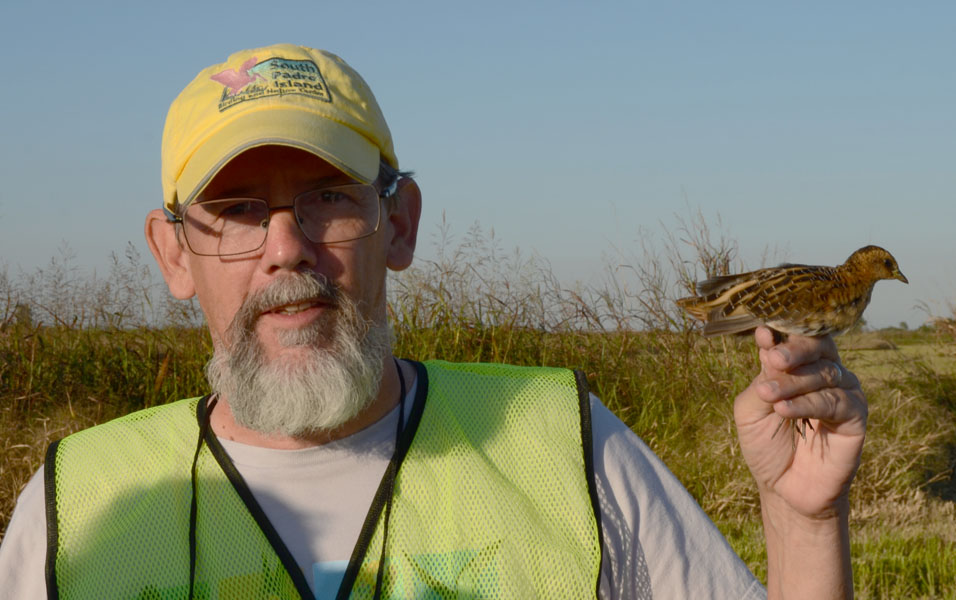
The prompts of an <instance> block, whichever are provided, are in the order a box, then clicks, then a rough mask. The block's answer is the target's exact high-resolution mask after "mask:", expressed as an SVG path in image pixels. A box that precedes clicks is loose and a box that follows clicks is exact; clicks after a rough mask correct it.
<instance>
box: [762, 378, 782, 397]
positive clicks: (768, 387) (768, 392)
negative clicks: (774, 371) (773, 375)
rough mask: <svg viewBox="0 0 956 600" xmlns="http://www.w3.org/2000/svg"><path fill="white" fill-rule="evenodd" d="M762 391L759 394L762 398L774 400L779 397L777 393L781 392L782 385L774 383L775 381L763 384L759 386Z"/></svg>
mask: <svg viewBox="0 0 956 600" xmlns="http://www.w3.org/2000/svg"><path fill="white" fill-rule="evenodd" d="M759 387H760V388H762V389H760V390H758V392H759V393H760V395H761V396H764V397H767V398H772V397H774V396H776V395H777V392H778V391H779V390H780V384H779V383H777V382H776V381H774V380H773V379H771V380H769V381H764V382H761V383H760V385H759Z"/></svg>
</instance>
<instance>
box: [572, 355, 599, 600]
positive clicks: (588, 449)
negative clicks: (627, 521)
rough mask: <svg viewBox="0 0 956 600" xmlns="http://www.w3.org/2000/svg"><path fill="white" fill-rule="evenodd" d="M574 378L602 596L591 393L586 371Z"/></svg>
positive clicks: (596, 590)
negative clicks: (592, 512)
mask: <svg viewBox="0 0 956 600" xmlns="http://www.w3.org/2000/svg"><path fill="white" fill-rule="evenodd" d="M574 380H575V381H576V382H577V384H578V402H579V404H580V411H581V447H582V449H583V450H584V469H585V472H586V474H587V480H588V495H590V496H591V509H592V510H593V511H594V523H595V524H596V525H597V536H598V548H600V552H601V558H600V561H599V563H598V576H597V581H595V582H594V594H595V597H599V596H600V587H601V567H602V566H603V563H604V533H603V532H602V531H601V503H600V500H599V499H598V493H597V480H596V479H595V476H594V436H593V434H592V431H591V394H590V390H589V389H588V380H587V377H586V376H585V375H584V373H583V372H582V371H580V370H577V369H575V371H574Z"/></svg>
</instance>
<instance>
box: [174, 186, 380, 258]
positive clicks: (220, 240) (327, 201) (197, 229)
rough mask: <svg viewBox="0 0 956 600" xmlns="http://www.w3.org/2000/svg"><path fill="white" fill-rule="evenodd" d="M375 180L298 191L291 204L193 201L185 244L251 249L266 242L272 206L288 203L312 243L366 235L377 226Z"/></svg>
mask: <svg viewBox="0 0 956 600" xmlns="http://www.w3.org/2000/svg"><path fill="white" fill-rule="evenodd" d="M393 189H394V186H389V188H388V189H387V190H386V191H385V192H382V193H380V192H379V191H378V190H377V189H376V188H375V186H373V185H371V184H366V183H351V184H347V185H337V186H331V187H324V188H319V189H317V190H310V191H308V192H303V193H302V194H299V195H298V196H296V197H295V198H293V199H292V204H285V205H282V206H269V203H268V202H267V201H266V200H262V199H260V198H224V199H221V200H206V201H204V202H196V203H193V204H190V205H189V206H188V207H186V211H185V212H184V213H183V215H182V216H176V217H173V218H172V221H173V222H174V223H180V224H182V226H183V236H184V237H185V238H186V245H188V246H189V249H190V250H192V252H193V254H198V255H200V256H235V255H237V254H246V253H248V252H255V251H256V250H258V249H259V248H261V247H262V246H263V244H265V242H266V234H267V233H268V232H269V221H270V219H271V217H272V213H273V212H274V211H277V210H284V209H289V208H291V209H292V212H293V214H294V215H295V220H296V223H298V225H299V229H301V230H302V233H303V235H305V237H306V238H308V239H309V241H311V242H314V243H316V244H336V243H341V242H349V241H352V240H357V239H361V238H364V237H368V236H370V235H372V234H373V233H375V232H376V231H378V228H379V224H380V221H381V217H382V203H381V199H383V198H386V197H387V196H388V195H390V193H391V192H392V191H393Z"/></svg>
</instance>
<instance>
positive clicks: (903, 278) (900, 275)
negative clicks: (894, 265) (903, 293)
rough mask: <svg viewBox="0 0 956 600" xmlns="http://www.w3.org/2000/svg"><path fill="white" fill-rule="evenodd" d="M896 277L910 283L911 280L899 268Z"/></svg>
mask: <svg viewBox="0 0 956 600" xmlns="http://www.w3.org/2000/svg"><path fill="white" fill-rule="evenodd" d="M896 278H897V279H899V280H900V281H902V282H903V283H909V280H908V279H907V278H906V275H903V274H902V273H900V271H899V269H897V270H896Z"/></svg>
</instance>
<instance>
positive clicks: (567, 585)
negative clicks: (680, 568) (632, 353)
mask: <svg viewBox="0 0 956 600" xmlns="http://www.w3.org/2000/svg"><path fill="white" fill-rule="evenodd" d="M425 364H426V367H427V369H428V379H427V385H428V402H427V403H426V405H425V409H424V414H423V415H422V419H421V424H420V426H419V428H418V431H417V433H416V434H415V439H414V442H413V443H412V445H411V447H410V448H409V451H408V455H407V457H406V458H405V460H404V462H403V463H402V466H401V470H400V471H399V474H398V477H397V479H396V482H395V495H394V498H393V507H392V512H391V516H390V521H389V526H388V527H389V533H388V537H387V544H388V546H387V548H386V558H385V574H384V590H383V593H382V596H381V597H382V598H396V599H397V598H429V599H431V598H574V599H580V598H587V597H592V598H593V597H594V595H595V592H596V588H597V580H598V573H599V570H600V560H601V556H600V552H601V550H600V543H599V536H598V526H597V522H596V518H595V514H594V510H593V505H592V500H591V496H590V494H589V487H588V475H587V470H586V468H585V459H584V456H585V453H584V452H583V451H582V438H581V418H580V411H579V395H578V389H577V385H576V382H575V377H574V374H573V373H572V372H571V371H567V370H563V369H547V368H521V367H512V366H505V365H488V364H452V363H445V362H440V361H432V362H428V363H425ZM382 539H383V519H379V522H378V524H377V526H376V530H375V533H374V536H373V537H372V539H371V542H370V543H369V546H368V550H367V552H366V557H365V559H364V561H363V563H362V566H361V568H360V570H359V572H358V576H357V578H356V581H355V585H354V586H353V588H352V594H351V596H350V597H351V598H355V599H364V598H372V597H373V594H374V588H375V581H376V576H377V574H378V570H379V566H380V565H379V556H380V551H381V545H382Z"/></svg>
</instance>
